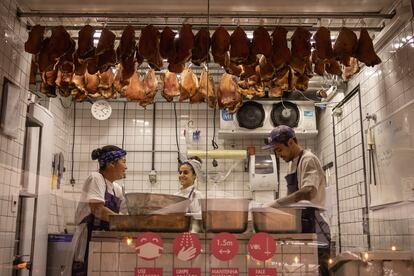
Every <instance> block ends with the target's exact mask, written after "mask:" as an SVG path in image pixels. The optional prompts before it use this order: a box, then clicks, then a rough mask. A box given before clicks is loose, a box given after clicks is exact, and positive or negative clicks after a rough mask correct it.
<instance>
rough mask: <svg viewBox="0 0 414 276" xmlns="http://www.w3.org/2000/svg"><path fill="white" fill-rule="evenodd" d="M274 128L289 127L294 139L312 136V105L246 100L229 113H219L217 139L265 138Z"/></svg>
mask: <svg viewBox="0 0 414 276" xmlns="http://www.w3.org/2000/svg"><path fill="white" fill-rule="evenodd" d="M278 125H288V126H290V127H292V128H293V129H294V130H295V132H296V136H297V137H298V138H306V137H314V136H316V135H317V134H318V130H317V129H316V112H315V105H314V104H313V103H312V102H305V101H246V102H244V103H243V105H242V106H241V107H240V108H239V110H238V111H237V112H236V113H234V114H231V113H229V112H228V111H227V110H221V111H220V129H219V131H218V135H219V138H234V139H238V138H266V137H267V136H268V134H269V133H270V131H271V130H272V129H273V128H274V127H276V126H278Z"/></svg>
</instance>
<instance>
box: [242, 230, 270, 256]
mask: <svg viewBox="0 0 414 276" xmlns="http://www.w3.org/2000/svg"><path fill="white" fill-rule="evenodd" d="M247 251H248V252H249V254H250V256H252V257H253V258H255V259H256V260H258V261H267V260H269V259H271V258H272V257H273V255H275V252H276V242H275V240H274V239H273V238H272V236H270V235H269V234H267V233H264V232H260V233H257V234H254V235H253V237H252V238H251V239H250V240H249V243H248V245H247Z"/></svg>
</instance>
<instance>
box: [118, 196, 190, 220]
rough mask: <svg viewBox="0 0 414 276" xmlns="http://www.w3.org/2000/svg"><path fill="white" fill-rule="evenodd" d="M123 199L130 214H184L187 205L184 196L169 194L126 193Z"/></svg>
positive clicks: (187, 202)
mask: <svg viewBox="0 0 414 276" xmlns="http://www.w3.org/2000/svg"><path fill="white" fill-rule="evenodd" d="M125 199H126V204H127V207H128V212H129V214H130V215H147V214H171V213H183V214H184V213H186V211H187V208H188V205H189V201H188V199H187V198H186V197H182V196H176V195H169V194H153V193H127V194H125Z"/></svg>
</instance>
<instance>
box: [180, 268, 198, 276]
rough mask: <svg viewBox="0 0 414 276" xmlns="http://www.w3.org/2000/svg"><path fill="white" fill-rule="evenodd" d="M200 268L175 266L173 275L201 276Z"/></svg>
mask: <svg viewBox="0 0 414 276" xmlns="http://www.w3.org/2000/svg"><path fill="white" fill-rule="evenodd" d="M200 275H201V270H200V268H174V270H173V276H200Z"/></svg>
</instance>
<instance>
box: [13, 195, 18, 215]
mask: <svg viewBox="0 0 414 276" xmlns="http://www.w3.org/2000/svg"><path fill="white" fill-rule="evenodd" d="M18 202H19V196H17V195H12V201H11V212H12V213H16V212H17V206H18Z"/></svg>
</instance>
